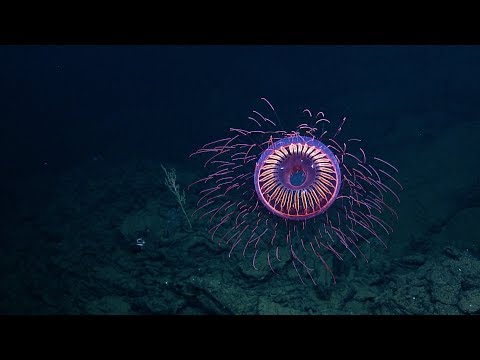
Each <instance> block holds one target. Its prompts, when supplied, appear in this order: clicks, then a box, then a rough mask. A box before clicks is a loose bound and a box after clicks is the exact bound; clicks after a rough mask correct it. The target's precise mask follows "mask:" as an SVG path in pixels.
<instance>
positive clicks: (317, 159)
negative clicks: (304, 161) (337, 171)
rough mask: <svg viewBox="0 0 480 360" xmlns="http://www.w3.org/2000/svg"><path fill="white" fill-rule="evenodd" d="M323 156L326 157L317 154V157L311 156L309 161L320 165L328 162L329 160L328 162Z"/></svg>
mask: <svg viewBox="0 0 480 360" xmlns="http://www.w3.org/2000/svg"><path fill="white" fill-rule="evenodd" d="M325 156H326V155H325V154H318V155H315V156H312V158H311V159H312V160H313V161H315V162H321V163H327V162H330V160H328V158H326V157H325Z"/></svg>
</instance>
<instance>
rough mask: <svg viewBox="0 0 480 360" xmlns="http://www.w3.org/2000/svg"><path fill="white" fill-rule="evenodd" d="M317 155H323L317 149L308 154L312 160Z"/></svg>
mask: <svg viewBox="0 0 480 360" xmlns="http://www.w3.org/2000/svg"><path fill="white" fill-rule="evenodd" d="M318 154H323V153H322V152H321V151H320V150H319V149H316V148H315V149H314V150H313V151H312V152H311V153H310V157H311V158H313V157H314V156H316V155H318Z"/></svg>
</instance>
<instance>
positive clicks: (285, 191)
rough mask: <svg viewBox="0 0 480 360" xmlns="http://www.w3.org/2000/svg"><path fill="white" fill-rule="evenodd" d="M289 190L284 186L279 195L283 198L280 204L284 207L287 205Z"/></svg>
mask: <svg viewBox="0 0 480 360" xmlns="http://www.w3.org/2000/svg"><path fill="white" fill-rule="evenodd" d="M287 191H288V190H287V189H285V188H282V191H281V192H280V194H279V195H278V196H279V197H280V198H281V199H282V201H281V202H280V206H281V208H282V209H283V207H284V206H285V203H286V201H287Z"/></svg>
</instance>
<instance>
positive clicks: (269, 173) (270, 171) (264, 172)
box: [258, 168, 277, 179]
mask: <svg viewBox="0 0 480 360" xmlns="http://www.w3.org/2000/svg"><path fill="white" fill-rule="evenodd" d="M276 172H277V169H276V168H273V169H266V170H265V169H263V170H262V172H260V175H259V176H258V178H259V179H260V178H262V179H263V178H264V177H266V176H273V175H274V174H275V173H276Z"/></svg>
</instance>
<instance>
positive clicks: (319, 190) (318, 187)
mask: <svg viewBox="0 0 480 360" xmlns="http://www.w3.org/2000/svg"><path fill="white" fill-rule="evenodd" d="M312 186H313V188H314V189H315V190H316V191H317V193H318V195H320V197H321V198H322V199H324V200H327V195H325V193H324V192H323V190H322V189H321V188H320V186H318V184H317V183H313V184H312Z"/></svg>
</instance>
